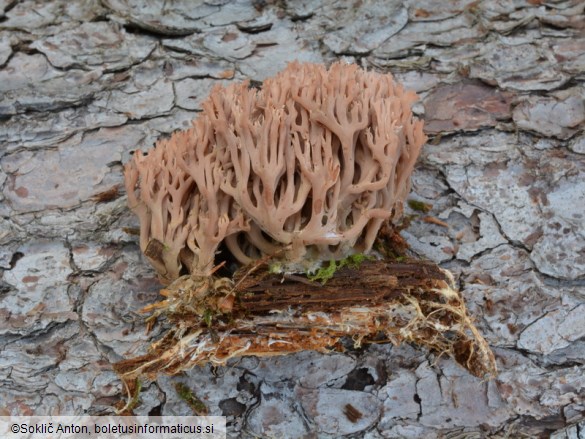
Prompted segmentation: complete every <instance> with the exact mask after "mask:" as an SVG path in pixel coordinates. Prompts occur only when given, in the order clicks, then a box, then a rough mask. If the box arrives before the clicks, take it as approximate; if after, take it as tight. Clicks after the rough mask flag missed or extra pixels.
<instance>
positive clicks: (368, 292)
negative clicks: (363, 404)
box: [115, 260, 496, 380]
mask: <svg viewBox="0 0 585 439" xmlns="http://www.w3.org/2000/svg"><path fill="white" fill-rule="evenodd" d="M161 293H162V294H163V295H164V296H166V300H164V301H163V302H160V303H159V304H155V305H153V306H150V307H148V309H147V311H155V314H154V318H155V317H156V316H158V315H160V314H164V315H165V316H166V318H167V319H168V321H169V322H170V323H171V324H172V327H173V329H172V330H170V331H169V332H167V334H166V335H165V336H164V337H163V338H162V339H161V340H159V341H157V342H155V343H154V344H153V345H152V346H151V350H150V352H149V353H148V354H146V355H144V356H141V357H138V358H133V359H129V360H125V361H122V362H120V363H118V364H116V366H115V369H116V371H117V372H118V373H119V374H120V375H121V376H122V377H123V378H124V379H125V380H132V379H135V378H136V377H138V376H141V375H147V376H151V377H152V376H155V375H156V374H157V373H159V372H163V373H166V374H175V373H178V372H180V371H182V370H186V369H189V368H191V367H193V366H196V365H203V364H206V363H209V362H211V363H215V364H223V363H225V362H226V361H227V360H228V359H230V358H233V357H239V356H247V355H256V356H271V355H284V354H288V353H293V352H299V351H303V350H315V351H320V352H330V351H335V350H337V351H340V350H343V343H342V341H343V339H349V340H352V341H353V343H354V345H355V346H360V345H362V344H364V343H369V342H376V343H380V342H390V343H393V344H395V345H398V344H400V343H403V342H413V343H416V344H418V345H420V346H425V347H427V348H429V349H431V350H433V351H435V352H437V353H438V354H447V355H449V356H451V357H453V358H454V359H455V360H456V361H457V362H458V363H459V364H461V365H462V366H463V367H464V368H466V369H467V370H469V371H470V372H471V373H472V374H473V375H475V376H478V377H484V376H494V375H495V373H496V366H495V360H494V356H493V354H492V352H491V350H490V349H489V346H488V345H487V343H486V341H485V340H484V339H483V338H482V336H481V335H480V334H479V333H478V331H477V329H476V328H475V327H474V325H473V323H472V321H471V319H470V317H469V316H468V314H467V311H466V308H465V305H464V301H463V298H462V296H461V294H460V293H459V292H457V291H456V290H455V288H454V285H453V280H452V277H451V275H450V274H449V273H448V272H447V271H445V270H443V269H441V268H439V267H438V266H437V265H435V264H434V263H431V262H426V261H418V260H408V261H406V262H400V263H398V262H387V261H374V260H366V261H364V262H363V263H362V264H361V266H359V267H354V268H352V267H345V268H342V269H340V270H338V271H337V272H336V273H335V274H334V276H333V277H332V278H331V279H330V280H329V281H327V282H326V283H325V284H321V283H320V282H313V281H310V280H309V279H307V278H306V277H305V276H301V275H283V274H274V273H271V272H270V266H269V264H268V263H267V262H264V263H261V264H257V265H256V266H255V267H253V268H252V269H247V271H246V270H241V271H240V272H238V273H236V275H235V276H234V280H233V281H232V280H231V279H226V278H214V277H200V278H194V277H192V276H183V277H181V278H179V279H178V280H177V281H175V282H174V283H173V284H171V285H170V286H169V287H167V289H165V290H163V291H162V292H161Z"/></svg>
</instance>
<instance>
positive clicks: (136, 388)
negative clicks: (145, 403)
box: [126, 378, 142, 412]
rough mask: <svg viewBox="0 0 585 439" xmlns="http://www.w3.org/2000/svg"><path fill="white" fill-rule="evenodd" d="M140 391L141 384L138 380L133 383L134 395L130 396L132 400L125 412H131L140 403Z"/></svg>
mask: <svg viewBox="0 0 585 439" xmlns="http://www.w3.org/2000/svg"><path fill="white" fill-rule="evenodd" d="M141 390H142V383H141V382H140V380H139V379H138V378H136V381H134V394H133V395H132V399H131V400H130V402H129V403H128V405H127V406H126V410H127V411H128V412H132V410H134V408H136V406H137V405H138V404H139V403H140V391H141Z"/></svg>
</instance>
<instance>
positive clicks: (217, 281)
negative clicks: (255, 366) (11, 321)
mask: <svg viewBox="0 0 585 439" xmlns="http://www.w3.org/2000/svg"><path fill="white" fill-rule="evenodd" d="M416 99H417V98H416V95H415V93H413V92H407V91H404V90H403V89H402V87H401V86H399V85H397V84H396V83H395V82H394V80H393V79H392V76H390V75H387V74H379V73H374V72H366V71H363V70H361V69H359V68H358V67H357V66H355V65H347V64H342V63H336V64H334V65H332V66H331V67H330V68H329V69H326V68H325V67H323V66H321V65H315V64H299V63H292V64H290V65H289V66H288V68H287V69H285V70H284V71H283V72H281V73H280V74H278V75H277V76H275V77H274V78H270V79H267V80H266V81H265V82H264V84H263V85H262V87H261V88H260V89H256V88H251V87H250V84H249V82H243V83H239V84H233V85H230V86H228V87H225V88H224V87H220V86H217V87H215V88H214V89H213V90H212V92H211V94H210V96H209V97H208V99H207V100H206V101H205V102H204V103H203V111H202V112H201V113H200V114H199V116H198V117H197V119H196V120H195V121H194V123H193V126H192V127H191V128H190V129H189V130H187V131H183V132H177V133H175V134H173V135H172V136H171V137H170V138H169V139H168V140H162V141H160V142H159V143H157V145H156V146H155V148H154V149H152V150H151V151H149V152H148V154H144V153H141V152H140V151H137V153H136V154H135V156H134V158H133V159H132V160H131V161H130V162H129V163H128V164H127V165H126V168H125V182H126V190H127V192H128V202H129V205H130V207H131V208H132V210H134V212H135V213H136V214H137V215H138V217H139V218H140V229H141V230H140V232H141V233H140V246H141V248H142V250H143V252H144V254H145V255H146V256H147V257H148V258H149V259H150V261H151V262H152V264H153V266H154V267H155V269H156V271H157V272H158V274H159V276H160V278H161V281H162V282H163V283H164V284H165V285H168V286H167V287H166V288H165V289H163V290H161V295H163V296H164V297H165V299H164V300H163V301H161V302H159V303H155V304H152V305H150V306H148V307H146V308H145V311H147V312H151V311H152V312H153V314H152V315H151V317H150V318H149V320H148V322H149V323H150V324H153V323H154V322H155V321H156V318H157V317H158V316H161V315H162V316H164V317H165V318H166V319H167V320H168V321H169V322H170V323H171V324H172V329H171V330H170V331H169V332H168V333H167V334H166V335H165V336H164V337H163V338H161V339H160V340H158V341H157V342H155V343H154V344H153V345H152V346H151V350H150V352H149V353H148V354H147V355H145V356H142V357H138V358H134V359H129V360H125V361H123V362H121V363H118V364H117V365H116V370H117V371H118V372H119V373H120V374H121V375H122V376H123V377H124V379H125V380H132V379H135V378H136V377H138V376H140V375H143V374H146V375H154V374H156V373H158V372H160V371H164V372H167V373H176V372H180V371H181V370H185V369H187V368H189V367H192V366H194V365H200V364H205V363H207V362H215V363H224V362H225V361H227V360H228V359H229V358H232V357H234V356H238V355H259V356H262V355H278V354H285V353H290V352H296V351H299V350H303V349H313V350H319V351H328V350H330V349H339V350H341V349H343V343H342V339H343V338H344V337H351V338H352V339H353V341H354V343H355V344H357V345H359V344H361V343H362V342H368V341H373V340H379V338H376V337H380V336H382V339H383V340H385V341H387V342H392V343H395V344H398V343H401V342H404V341H408V342H414V343H418V344H421V345H424V346H427V347H429V348H430V349H433V350H434V351H436V352H438V353H439V354H448V355H450V356H452V357H453V358H455V359H456V360H457V361H458V362H459V363H460V364H462V365H463V366H464V367H466V368H467V369H468V370H470V371H471V372H472V373H474V374H475V375H477V376H483V375H484V374H489V375H493V374H495V370H496V368H495V361H494V357H493V354H492V353H491V351H490V349H489V346H488V345H487V343H486V342H485V340H484V339H483V338H482V337H481V335H480V334H479V332H478V331H477V329H476V328H475V327H474V326H473V323H472V320H471V319H470V317H469V316H468V314H467V311H466V309H465V305H464V301H463V298H462V296H461V294H460V293H458V292H457V291H456V290H455V288H454V284H453V280H452V277H451V276H450V275H449V273H448V272H446V271H445V270H442V269H440V268H439V267H437V266H436V265H435V264H433V263H430V262H424V261H418V260H412V259H410V258H407V257H406V255H405V254H404V251H403V250H404V245H403V243H401V239H400V238H399V236H398V233H397V231H396V230H395V228H394V227H393V224H394V223H396V221H397V220H398V219H399V218H400V216H401V214H402V209H403V203H404V202H405V199H406V196H407V195H408V192H409V190H410V176H411V173H412V171H413V168H414V164H415V162H416V160H417V157H418V155H419V153H420V150H421V147H422V145H423V144H424V142H425V141H426V137H425V135H424V134H423V126H422V122H421V121H419V120H418V119H417V118H416V117H414V116H413V114H412V111H411V106H412V103H413V102H414V101H415V100H416ZM375 244H376V250H378V251H377V252H374V251H373V248H374V245H375ZM220 251H221V252H222V254H221V256H220V257H219V258H218V257H217V255H218V253H219V252H220ZM222 260H223V261H226V260H233V261H234V262H237V263H239V264H240V268H239V269H238V270H237V271H236V272H235V273H230V274H226V273H223V274H224V276H227V277H220V276H219V275H218V272H217V270H218V267H221V264H222V263H223V262H221V261H222ZM336 261H337V262H336ZM318 267H321V270H320V271H317V270H316V269H317V268H318Z"/></svg>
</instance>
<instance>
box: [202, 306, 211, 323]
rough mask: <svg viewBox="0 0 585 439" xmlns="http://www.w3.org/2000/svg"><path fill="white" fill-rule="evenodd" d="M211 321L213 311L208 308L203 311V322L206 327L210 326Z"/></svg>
mask: <svg viewBox="0 0 585 439" xmlns="http://www.w3.org/2000/svg"><path fill="white" fill-rule="evenodd" d="M212 320H213V311H212V310H210V309H209V308H208V309H206V310H205V311H203V321H204V322H205V324H206V325H207V326H211V321H212Z"/></svg>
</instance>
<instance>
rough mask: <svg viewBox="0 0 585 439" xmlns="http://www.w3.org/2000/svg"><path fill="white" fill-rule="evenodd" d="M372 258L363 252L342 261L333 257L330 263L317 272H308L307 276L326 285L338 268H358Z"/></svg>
mask: <svg viewBox="0 0 585 439" xmlns="http://www.w3.org/2000/svg"><path fill="white" fill-rule="evenodd" d="M372 259H374V258H373V257H372V256H367V255H364V254H363V253H356V254H355V255H350V256H348V257H347V258H344V259H341V260H340V261H335V260H333V259H331V260H330V261H329V265H327V266H324V267H321V268H319V269H318V270H317V271H316V272H315V274H308V275H307V277H308V278H309V279H310V280H312V281H318V282H321V283H322V284H323V285H325V283H326V282H327V281H328V280H329V279H331V278H332V277H333V275H334V274H335V272H336V271H337V270H339V269H341V268H343V267H350V268H355V269H357V268H359V267H360V265H361V264H362V263H363V262H364V261H366V260H372Z"/></svg>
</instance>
